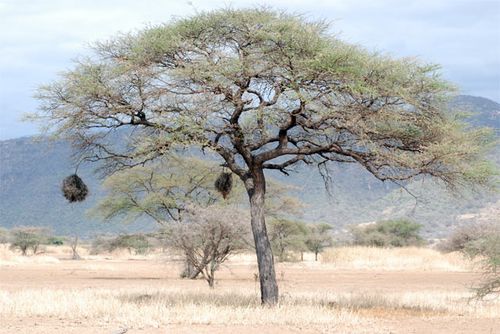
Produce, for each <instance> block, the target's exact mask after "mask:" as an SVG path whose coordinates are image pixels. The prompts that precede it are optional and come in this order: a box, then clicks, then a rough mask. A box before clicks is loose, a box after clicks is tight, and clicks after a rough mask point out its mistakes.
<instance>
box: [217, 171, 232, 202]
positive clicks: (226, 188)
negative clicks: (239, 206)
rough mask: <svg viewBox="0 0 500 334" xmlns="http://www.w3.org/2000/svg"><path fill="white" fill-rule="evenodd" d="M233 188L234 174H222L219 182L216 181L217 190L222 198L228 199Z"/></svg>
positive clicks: (218, 179)
mask: <svg viewBox="0 0 500 334" xmlns="http://www.w3.org/2000/svg"><path fill="white" fill-rule="evenodd" d="M232 188H233V174H232V173H225V172H222V173H221V174H220V175H219V177H218V178H217V180H215V189H217V191H218V192H220V193H221V195H222V197H223V198H224V199H226V197H227V195H229V193H230V192H231V189H232Z"/></svg>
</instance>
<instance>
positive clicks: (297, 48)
mask: <svg viewBox="0 0 500 334" xmlns="http://www.w3.org/2000/svg"><path fill="white" fill-rule="evenodd" d="M437 70H438V67H437V66H435V65H429V64H424V63H421V62H419V61H418V60H415V59H410V58H404V59H394V58H391V57H389V56H387V55H384V54H379V53H373V52H369V51H366V50H365V49H363V48H361V47H358V46H354V45H350V44H347V43H344V42H342V41H340V40H338V39H337V38H335V37H333V36H331V35H329V34H328V25H326V24H325V23H324V22H309V21H307V20H305V19H304V18H303V17H301V16H297V15H292V14H287V13H283V12H277V11H274V10H270V9H244V10H235V9H222V10H217V11H213V12H206V13H200V14H197V15H195V16H192V17H189V18H186V19H178V20H175V21H173V22H171V23H169V24H164V25H158V26H151V27H148V28H146V29H144V30H141V31H139V32H136V33H130V34H125V35H121V36H118V37H116V38H113V39H111V40H109V41H107V42H102V43H97V44H96V45H95V54H94V56H93V57H90V58H88V59H82V60H80V61H79V62H78V63H77V64H76V65H75V67H74V69H72V70H70V71H68V72H66V73H65V74H63V76H62V78H61V79H60V80H59V81H56V82H54V83H52V84H50V85H47V86H44V87H42V88H41V89H40V92H39V98H40V99H41V100H42V106H41V109H40V112H39V113H38V114H37V115H36V116H35V117H36V118H38V119H39V120H41V121H42V122H45V123H44V124H46V125H47V128H48V129H53V130H55V132H56V133H57V134H59V135H66V136H68V137H69V138H71V139H72V140H73V142H74V143H75V145H76V147H77V148H78V150H79V152H81V154H82V156H83V157H85V158H86V159H87V160H89V161H102V162H103V163H104V166H105V170H106V171H107V172H109V173H113V172H114V171H116V170H120V169H124V168H128V167H130V166H136V165H140V164H144V163H145V162H147V161H152V160H154V159H156V158H158V157H160V156H162V155H163V154H165V153H166V152H168V151H169V150H171V149H172V148H175V147H178V146H193V145H197V146H199V147H202V148H203V149H207V150H211V151H213V152H216V153H218V154H219V155H220V157H222V159H223V160H224V162H225V165H226V166H227V168H229V169H230V170H231V171H232V172H233V173H234V174H236V175H237V176H238V177H239V178H240V179H241V181H242V182H243V183H244V185H245V188H246V192H247V194H248V198H249V202H250V208H251V209H250V211H251V226H252V231H253V236H254V241H255V248H256V253H257V259H258V268H259V277H260V286H261V298H262V302H263V303H267V304H275V303H276V302H277V301H278V286H277V284H276V275H275V269H274V260H273V254H272V251H271V246H270V243H269V238H268V236H267V231H266V225H265V220H264V203H265V194H266V176H265V174H264V171H265V170H267V169H273V170H279V171H282V172H284V173H287V170H288V169H289V168H291V167H293V166H294V165H297V164H301V163H317V164H319V165H320V166H325V164H326V163H328V162H337V163H358V164H360V165H362V166H363V167H364V168H366V169H367V170H368V171H369V172H370V173H372V174H373V175H374V176H375V177H376V178H378V179H380V180H383V181H385V180H392V181H395V182H402V181H405V180H408V179H410V178H413V177H415V176H418V175H430V176H432V177H435V178H438V179H440V180H442V181H444V182H445V183H446V184H448V185H460V184H486V183H487V181H488V178H489V175H490V170H489V168H488V166H487V165H486V164H485V163H484V161H483V160H482V157H481V153H482V147H483V145H484V144H485V142H486V141H487V139H486V135H487V133H486V132H485V131H482V130H474V131H473V130H470V131H467V132H465V131H463V130H462V129H463V127H462V125H461V124H460V123H459V122H458V121H455V120H453V119H451V118H450V117H447V116H446V114H445V112H444V110H445V108H444V104H445V98H446V97H447V96H448V95H449V93H450V91H451V89H450V86H449V85H448V84H447V83H446V82H445V81H443V80H442V79H440V77H439V75H438V73H437ZM122 128H128V129H133V130H131V131H122V132H120V131H117V130H118V129H122ZM117 132H118V133H119V135H120V136H121V138H122V140H121V143H120V145H113V144H112V141H111V140H109V138H110V137H111V136H113V135H114V134H115V133H117Z"/></svg>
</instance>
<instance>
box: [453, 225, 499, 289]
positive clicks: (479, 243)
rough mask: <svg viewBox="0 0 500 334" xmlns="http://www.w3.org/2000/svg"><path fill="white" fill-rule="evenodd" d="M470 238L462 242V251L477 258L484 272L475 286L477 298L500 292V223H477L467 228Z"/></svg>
mask: <svg viewBox="0 0 500 334" xmlns="http://www.w3.org/2000/svg"><path fill="white" fill-rule="evenodd" d="M467 231H473V233H468V234H467V235H470V239H469V240H468V241H466V242H464V243H463V244H461V246H462V248H461V251H462V252H463V253H464V254H465V255H467V256H468V257H469V258H471V259H473V260H476V261H477V264H478V265H479V268H480V270H481V272H482V274H483V277H482V280H481V281H480V282H479V283H478V284H477V286H476V287H475V288H474V289H475V292H476V297H477V298H484V297H486V296H488V295H496V294H499V293H500V225H499V224H498V223H491V224H475V225H474V226H473V227H471V228H469V229H467Z"/></svg>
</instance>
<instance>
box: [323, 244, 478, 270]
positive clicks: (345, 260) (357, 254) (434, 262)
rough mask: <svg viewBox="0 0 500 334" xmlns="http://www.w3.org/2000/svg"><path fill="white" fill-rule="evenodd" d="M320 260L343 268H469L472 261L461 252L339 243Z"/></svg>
mask: <svg viewBox="0 0 500 334" xmlns="http://www.w3.org/2000/svg"><path fill="white" fill-rule="evenodd" d="M321 262H322V263H325V264H333V265H335V267H336V268H340V269H377V270H423V271H429V270H442V271H467V270H470V269H471V263H470V261H468V260H467V259H465V258H464V257H463V256H462V255H461V254H460V253H448V254H443V253H440V252H439V251H437V250H433V249H429V248H417V247H405V248H374V247H373V248H372V247H339V248H330V249H327V250H326V251H325V252H324V253H323V254H322V256H321Z"/></svg>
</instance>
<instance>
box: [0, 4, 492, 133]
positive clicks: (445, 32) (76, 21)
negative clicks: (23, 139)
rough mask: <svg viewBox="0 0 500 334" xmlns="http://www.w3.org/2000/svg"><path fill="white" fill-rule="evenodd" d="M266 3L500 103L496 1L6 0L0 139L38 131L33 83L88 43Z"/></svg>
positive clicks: (64, 65)
mask: <svg viewBox="0 0 500 334" xmlns="http://www.w3.org/2000/svg"><path fill="white" fill-rule="evenodd" d="M262 3H265V4H266V5H270V6H273V7H275V8H279V9H286V10H289V11H292V12H299V13H304V14H306V15H307V16H309V17H311V18H318V19H320V18H321V19H327V20H329V21H331V22H332V33H334V34H336V35H338V36H339V37H340V38H341V39H344V40H346V41H349V42H352V43H356V44H360V45H363V46H365V47H367V48H369V49H372V50H379V51H384V52H388V53H390V54H392V55H394V56H398V57H399V56H418V57H419V58H421V59H423V60H425V61H428V62H434V63H439V64H441V65H442V66H443V69H442V73H443V75H444V77H445V78H447V79H448V80H450V81H452V82H454V83H456V84H457V85H458V86H459V87H460V89H461V92H462V93H463V94H470V95H478V96H483V97H487V98H490V99H493V100H495V101H497V102H500V1H499V0H483V1H482V0H477V1H474V0H434V1H431V0H429V1H428V0H420V1H417V0H406V1H401V0H379V1H377V0H373V1H368V0H365V1H361V0H359V1H356V0H351V1H348V0H329V1H328V0H323V1H321V0H307V1H297V0H288V1H283V0H267V1H265V2H262V1H261V2H258V1H245V0H243V1H226V2H221V1H197V0H193V1H169V0H143V1H132V0H120V1H116V0H100V1H99V0H80V1H76V0H0V119H1V121H0V139H8V138H15V137H19V136H25V135H32V134H36V133H37V127H36V126H35V125H33V124H29V123H23V122H21V121H20V118H21V117H22V114H23V113H25V112H30V111H33V110H35V109H36V108H37V101H36V100H34V99H33V98H32V96H33V94H34V91H35V90H36V88H37V87H38V86H39V85H41V84H43V83H47V82H50V81H52V80H55V79H56V78H57V73H58V72H60V71H63V70H65V69H68V68H71V64H72V60H73V59H75V58H77V57H78V56H80V55H83V54H85V53H87V52H88V45H89V43H91V42H93V41H96V40H103V39H108V38H111V37H112V36H113V35H115V34H116V33H118V32H127V31H131V30H137V29H140V28H141V27H144V26H145V25H146V24H155V23H160V22H166V21H168V20H169V19H170V18H172V17H176V16H185V15H192V14H194V13H195V11H197V10H198V11H202V10H208V9H215V8H220V7H221V6H232V7H235V8H238V7H251V6H255V5H259V4H262Z"/></svg>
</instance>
